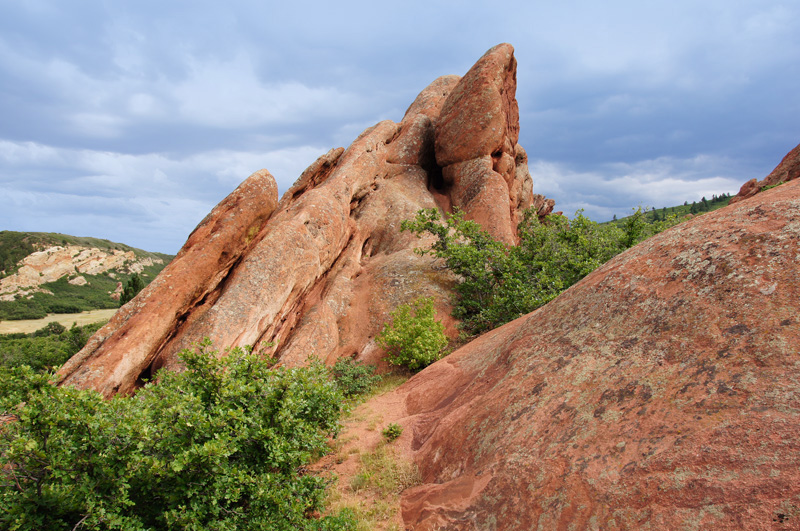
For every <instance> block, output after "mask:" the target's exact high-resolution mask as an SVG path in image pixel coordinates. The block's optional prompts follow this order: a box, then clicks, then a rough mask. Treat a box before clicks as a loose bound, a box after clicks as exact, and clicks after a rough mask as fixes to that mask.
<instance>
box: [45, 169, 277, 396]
mask: <svg viewBox="0 0 800 531" xmlns="http://www.w3.org/2000/svg"><path fill="white" fill-rule="evenodd" d="M277 202H278V190H277V186H276V185H275V179H273V177H272V175H270V174H269V172H267V171H266V170H261V171H259V172H256V173H254V174H253V175H251V176H250V177H249V178H248V179H247V180H246V181H244V182H243V183H242V184H241V185H239V187H238V188H237V189H236V190H234V191H233V192H232V193H231V194H230V195H229V196H228V197H226V198H225V199H224V200H223V201H222V202H221V203H220V204H219V205H217V206H216V207H215V208H214V210H212V211H211V213H210V214H209V215H208V216H206V218H205V219H204V220H203V221H201V222H200V224H199V225H198V226H197V228H196V229H195V230H194V232H192V234H191V235H190V236H189V239H188V240H187V241H186V243H185V244H184V245H183V248H182V249H181V250H180V252H179V253H178V255H177V256H176V257H175V258H174V259H173V260H172V262H170V263H169V265H167V267H165V268H164V270H163V271H162V272H161V273H160V274H159V275H158V276H157V277H156V278H155V280H153V282H151V283H150V284H149V285H148V286H147V287H146V288H145V289H143V290H142V291H141V292H140V293H139V295H137V296H136V297H135V298H134V299H133V300H132V301H130V302H129V303H128V304H126V305H125V306H123V307H122V308H120V309H119V311H117V313H115V314H114V317H112V318H111V320H110V321H109V322H108V324H107V325H105V326H104V327H103V328H101V329H100V330H98V331H97V333H96V334H95V335H94V336H92V338H91V339H90V340H89V342H88V343H87V345H86V347H84V348H83V350H81V351H80V352H78V353H77V354H76V355H75V356H73V357H72V358H70V360H69V361H67V363H65V364H64V366H63V367H62V368H61V370H60V371H59V372H58V375H59V377H60V378H61V380H62V382H63V383H65V384H68V385H75V386H77V387H84V388H92V389H96V390H98V391H100V392H101V393H103V395H105V396H107V397H108V396H111V395H113V394H115V393H129V392H131V391H132V390H133V389H134V388H135V386H136V385H137V381H138V380H139V379H140V378H142V377H149V376H150V375H151V374H150V367H151V364H152V362H153V360H154V359H155V357H156V355H157V353H158V352H159V350H160V348H161V347H162V345H163V344H164V343H165V342H168V341H169V340H170V338H171V336H172V335H173V334H175V333H176V331H177V330H179V329H180V325H179V323H180V322H181V321H182V320H183V319H186V317H187V315H188V314H189V312H190V311H191V310H192V309H193V308H194V307H195V306H196V305H197V304H199V303H201V302H202V301H207V300H210V299H211V300H213V299H214V298H216V297H218V296H219V292H220V291H221V290H222V289H223V288H224V284H223V280H224V279H225V277H226V275H227V273H228V271H229V270H230V269H231V267H233V265H234V264H235V263H236V262H237V261H238V260H239V258H240V257H241V256H242V254H243V253H244V252H245V250H246V249H248V246H249V244H250V243H251V242H252V241H253V240H254V239H255V238H256V237H257V235H258V234H259V232H260V230H261V228H262V227H263V226H264V224H265V222H266V221H267V219H268V218H269V216H270V214H271V213H272V211H273V210H274V209H275V206H276V204H277Z"/></svg>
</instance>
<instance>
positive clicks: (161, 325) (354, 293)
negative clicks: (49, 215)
mask: <svg viewBox="0 0 800 531" xmlns="http://www.w3.org/2000/svg"><path fill="white" fill-rule="evenodd" d="M515 91H516V60H515V59H514V55H513V48H512V47H511V46H510V45H508V44H501V45H498V46H496V47H494V48H492V49H491V50H489V51H488V52H487V53H486V54H485V55H484V56H483V57H482V58H481V59H480V60H479V61H478V63H477V64H476V65H475V67H473V68H472V69H471V70H470V71H469V72H468V73H467V74H466V75H465V76H464V77H463V78H459V77H458V76H444V77H441V78H439V79H437V80H435V81H434V82H433V83H431V85H429V86H428V87H427V88H426V89H425V90H423V91H422V93H420V95H419V96H418V97H417V98H416V100H415V101H414V102H413V103H412V104H411V106H410V107H409V109H408V110H407V111H406V114H405V116H404V117H403V120H402V121H401V122H400V123H395V122H392V121H388V120H387V121H384V122H381V123H379V124H377V125H375V126H374V127H371V128H369V129H367V130H366V131H364V132H363V133H362V134H361V135H360V136H359V137H358V138H357V139H356V140H355V141H354V142H353V144H352V145H351V146H350V147H349V148H348V149H347V150H344V149H342V148H338V149H334V150H331V151H330V152H328V153H327V154H325V155H323V156H322V157H320V158H319V159H318V160H317V161H316V162H314V164H312V165H311V166H310V167H309V168H308V169H307V170H306V171H305V172H304V173H303V175H301V177H300V178H299V179H298V181H297V182H296V183H295V184H294V185H293V186H292V187H291V188H290V189H289V190H288V191H287V192H286V193H285V194H284V196H283V197H282V198H281V200H280V202H279V203H277V205H275V199H274V198H273V194H274V186H275V185H274V180H272V178H271V177H269V176H267V175H266V172H261V173H259V174H257V175H256V176H254V177H251V178H250V179H248V181H246V182H245V183H244V184H243V185H242V187H240V189H238V190H237V191H236V192H234V194H232V196H231V197H229V198H228V199H226V200H225V201H223V203H222V204H221V205H220V206H218V207H217V208H216V209H215V210H214V212H212V213H211V214H210V215H209V218H207V220H206V221H204V223H203V224H201V227H199V228H198V229H197V230H196V231H195V233H193V234H192V236H190V238H189V241H188V242H187V244H186V246H184V248H183V249H182V250H181V252H180V253H179V255H178V256H177V257H176V258H175V259H174V260H173V262H172V263H171V264H170V266H169V267H168V268H167V269H165V271H164V272H163V273H162V274H161V275H160V276H159V277H158V278H157V279H156V280H155V281H154V282H153V283H152V284H151V285H150V286H148V288H147V289H146V290H144V291H143V292H142V293H141V294H140V295H139V296H138V297H136V298H135V299H134V300H133V301H132V302H131V303H129V304H128V305H126V306H125V307H124V308H123V309H122V310H121V311H120V312H119V315H118V316H116V317H115V318H114V319H112V321H111V322H109V324H108V325H107V326H106V327H104V328H103V329H101V330H100V331H99V332H98V333H97V335H96V336H95V337H93V338H92V340H91V341H90V343H89V344H88V345H87V346H86V348H84V349H83V350H82V351H81V352H80V353H78V355H76V356H75V357H74V358H73V359H72V360H70V362H69V363H68V364H67V365H65V367H64V368H62V370H61V371H60V373H59V374H60V376H61V378H62V381H63V382H64V383H66V384H69V385H77V386H81V387H90V388H94V389H98V390H100V391H102V392H103V393H104V394H105V395H106V396H111V395H113V394H115V393H130V392H131V391H132V390H134V389H135V388H136V386H137V381H140V380H141V379H142V378H143V377H149V376H151V375H152V374H153V373H154V371H156V370H158V369H160V368H162V367H175V366H176V365H178V364H179V359H178V357H177V353H178V352H179V351H180V350H181V349H183V348H186V347H190V346H191V345H192V344H193V343H194V342H197V341H199V340H201V339H202V338H204V337H209V338H210V339H211V340H212V341H213V342H214V343H215V344H216V345H217V346H218V347H220V348H222V347H227V346H236V345H255V348H256V349H258V350H259V351H261V352H263V353H264V354H265V355H271V356H274V357H275V358H277V359H278V360H280V362H282V363H283V364H286V365H299V364H304V363H306V361H307V359H308V357H309V356H314V357H317V358H320V359H323V360H325V361H327V362H329V363H332V362H333V361H334V360H335V359H337V358H339V357H343V356H355V357H357V358H358V359H361V360H368V361H371V362H377V361H379V360H378V358H379V356H380V354H381V350H380V349H378V348H377V347H376V345H375V343H374V340H373V338H374V337H375V335H376V334H377V333H378V332H379V331H380V329H381V327H382V326H383V324H384V323H385V322H386V321H387V320H388V318H389V314H390V313H391V311H393V310H394V309H395V308H396V307H397V306H398V305H399V304H403V303H408V302H411V301H412V300H414V299H415V298H417V297H419V296H425V295H429V296H433V297H434V298H435V299H436V301H437V309H438V311H439V314H440V316H441V317H442V318H443V319H444V320H445V321H446V324H447V326H448V330H449V333H451V334H452V335H455V333H456V332H455V327H454V322H453V320H452V319H451V318H450V317H449V314H450V306H449V299H450V296H451V295H452V287H453V283H454V281H455V279H454V278H453V277H452V276H451V275H449V274H448V273H447V272H446V271H443V270H442V268H441V267H440V268H436V267H432V266H433V265H434V264H433V263H432V260H433V259H432V258H430V257H429V256H424V257H423V256H420V255H418V254H417V253H415V252H414V249H415V248H417V247H420V246H425V245H427V244H428V243H430V242H429V241H425V240H424V239H423V240H422V241H421V240H420V239H418V238H417V237H415V236H414V235H411V234H409V233H403V232H401V231H400V224H401V222H402V221H403V220H406V219H410V218H413V217H414V215H415V214H416V212H417V211H418V210H420V209H422V208H439V209H440V210H442V211H445V212H447V211H452V209H453V208H454V207H458V208H461V209H462V210H464V211H465V213H466V216H467V217H468V218H470V219H474V220H476V221H478V222H479V223H481V224H482V225H483V226H484V227H485V228H486V229H487V230H488V231H490V232H491V233H492V234H493V235H494V236H495V237H497V238H499V239H501V240H503V241H505V242H507V243H512V242H513V241H514V239H515V233H516V225H517V223H518V221H519V219H520V216H521V214H520V209H523V208H527V207H528V206H530V205H532V204H533V196H532V184H531V177H530V174H529V173H528V169H527V158H526V155H525V152H524V150H523V149H522V148H521V147H520V146H519V145H518V144H517V139H518V131H519V117H518V114H519V113H518V111H517V103H516V100H515V96H514V95H515ZM476 124H477V125H476ZM267 189H270V190H272V191H269V192H267ZM234 196H235V197H234ZM226 205H227V206H226ZM212 226H213V228H212Z"/></svg>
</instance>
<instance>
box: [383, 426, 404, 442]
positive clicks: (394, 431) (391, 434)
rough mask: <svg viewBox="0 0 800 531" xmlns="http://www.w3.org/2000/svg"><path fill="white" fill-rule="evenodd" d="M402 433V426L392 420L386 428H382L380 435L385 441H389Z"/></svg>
mask: <svg viewBox="0 0 800 531" xmlns="http://www.w3.org/2000/svg"><path fill="white" fill-rule="evenodd" d="M402 434H403V427H402V426H401V425H399V424H395V423H394V422H392V423H391V424H389V425H388V426H386V428H384V429H383V431H382V432H381V435H383V436H384V437H385V438H386V440H387V441H389V442H391V441H393V440H395V439H397V438H398V437H400V436H401V435H402Z"/></svg>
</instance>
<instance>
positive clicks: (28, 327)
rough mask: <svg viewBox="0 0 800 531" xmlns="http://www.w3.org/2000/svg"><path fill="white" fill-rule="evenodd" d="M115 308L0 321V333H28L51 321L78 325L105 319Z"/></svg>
mask: <svg viewBox="0 0 800 531" xmlns="http://www.w3.org/2000/svg"><path fill="white" fill-rule="evenodd" d="M116 311H117V310H116V309H111V310H91V311H88V312H81V313H49V314H47V317H44V318H42V319H29V320H25V321H0V334H14V333H18V332H23V333H25V334H30V333H31V332H35V331H37V330H39V329H40V328H42V327H43V326H44V325H46V324H47V323H52V322H53V321H55V322H57V323H60V324H62V325H64V326H66V327H67V328H69V327H71V326H72V323H78V326H83V325H87V324H91V323H96V322H98V321H105V320H107V319H111V316H112V315H114V313H116Z"/></svg>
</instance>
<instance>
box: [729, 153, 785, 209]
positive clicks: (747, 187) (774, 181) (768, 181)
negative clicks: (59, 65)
mask: <svg viewBox="0 0 800 531" xmlns="http://www.w3.org/2000/svg"><path fill="white" fill-rule="evenodd" d="M798 177H800V144H798V145H797V146H796V147H795V148H794V149H793V150H791V151H790V152H789V153H788V154H787V155H786V156H785V157H783V160H782V161H781V163H780V164H778V166H777V167H776V168H775V169H774V170H772V172H771V173H770V174H769V175H767V176H766V177H764V178H763V179H762V180H760V181H759V180H757V179H750V180H749V181H747V182H746V183H744V184H743V185H742V187H741V189H739V193H738V194H736V195H735V196H733V197H732V198H731V203H738V202H739V201H742V200H744V199H747V198H748V197H753V196H754V195H756V194H757V193H759V192H760V191H761V190H762V189H763V188H764V187H765V186H776V185H778V184H780V183H785V182H788V181H793V180H794V179H797V178H798Z"/></svg>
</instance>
